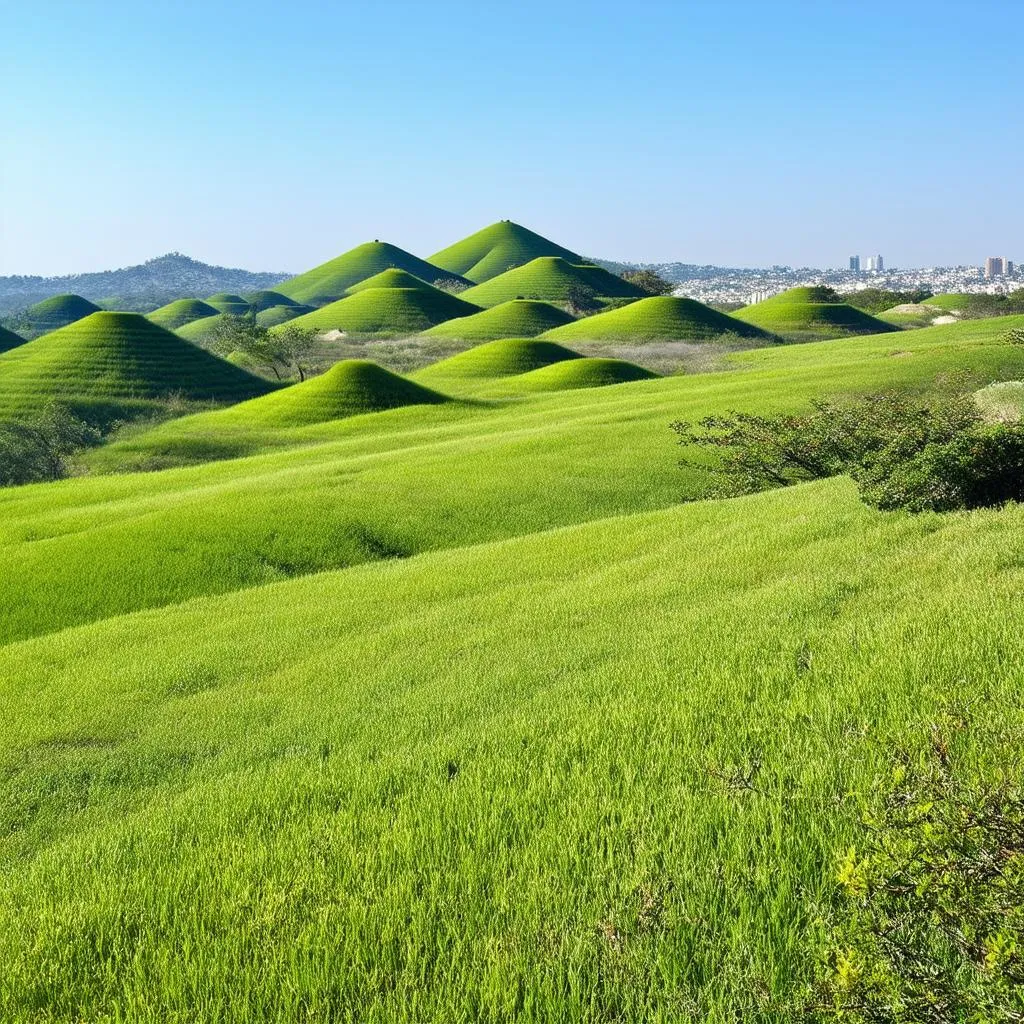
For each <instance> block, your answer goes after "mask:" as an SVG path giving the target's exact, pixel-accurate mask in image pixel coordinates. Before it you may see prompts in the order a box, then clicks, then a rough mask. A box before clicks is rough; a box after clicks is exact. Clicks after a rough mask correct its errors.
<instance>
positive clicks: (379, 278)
mask: <svg viewBox="0 0 1024 1024" xmlns="http://www.w3.org/2000/svg"><path fill="white" fill-rule="evenodd" d="M431 287H433V286H432V285H430V284H428V283H427V282H426V281H424V280H423V279H422V278H419V277H415V276H414V275H412V274H410V273H409V272H408V271H407V270H399V269H398V267H389V268H388V269H387V270H382V271H381V272H380V273H379V274H374V275H373V277H368V278H367V279H366V280H365V281H358V282H357V283H356V284H354V285H352V287H351V288H346V289H345V294H346V295H355V294H356V293H357V292H365V291H366V289H367V288H431Z"/></svg>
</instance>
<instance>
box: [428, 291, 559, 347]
mask: <svg viewBox="0 0 1024 1024" xmlns="http://www.w3.org/2000/svg"><path fill="white" fill-rule="evenodd" d="M572 322H573V318H572V317H571V316H570V315H569V314H568V313H566V312H565V310H562V309H559V308H558V307H557V306H552V305H551V304H550V303H548V302H539V301H537V300H535V299H512V300H511V301H510V302H503V303H501V304H500V305H498V306H493V307H492V308H490V309H485V310H484V311H483V312H482V313H474V314H473V315H472V316H464V317H459V318H458V319H456V320H448V321H446V322H445V323H443V324H438V325H437V326H436V327H431V328H430V330H429V331H424V332H423V334H424V336H425V337H428V338H458V339H462V340H464V341H491V340H492V339H497V338H535V337H536V336H537V335H538V334H543V333H544V332H545V331H550V330H552V329H553V328H555V327H561V326H562V324H570V323H572Z"/></svg>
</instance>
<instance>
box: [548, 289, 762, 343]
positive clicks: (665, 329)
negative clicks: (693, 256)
mask: <svg viewBox="0 0 1024 1024" xmlns="http://www.w3.org/2000/svg"><path fill="white" fill-rule="evenodd" d="M724 335H732V336H735V337H739V338H745V339H753V340H759V341H764V342H766V343H767V342H770V341H772V340H774V339H773V338H772V335H771V334H770V333H769V332H768V331H766V330H762V329H761V328H759V327H755V326H753V325H751V324H747V323H744V322H743V321H740V320H736V319H734V318H733V317H731V316H728V315H727V314H726V313H719V312H718V311H717V310H714V309H711V308H710V307H709V306H705V305H703V304H702V303H700V302H695V301H694V300H693V299H681V298H676V297H674V296H671V295H657V296H652V297H651V298H649V299H640V300H638V301H637V302H631V303H630V304H629V305H628V306H622V307H620V308H619V309H610V310H608V311H607V312H605V313H596V314H595V315H594V316H588V317H584V318H583V319H582V320H575V321H573V322H572V323H571V324H566V325H565V326H564V327H556V328H555V329H554V330H552V331H548V332H547V333H546V334H544V335H543V337H545V338H550V339H552V340H553V341H567V342H573V341H634V342H647V341H709V340H712V339H715V338H720V337H722V336H724Z"/></svg>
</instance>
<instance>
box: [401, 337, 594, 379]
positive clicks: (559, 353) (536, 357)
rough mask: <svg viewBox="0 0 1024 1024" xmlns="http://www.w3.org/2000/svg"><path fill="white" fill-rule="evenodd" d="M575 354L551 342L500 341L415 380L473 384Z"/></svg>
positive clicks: (452, 358) (437, 366) (454, 358)
mask: <svg viewBox="0 0 1024 1024" xmlns="http://www.w3.org/2000/svg"><path fill="white" fill-rule="evenodd" d="M580 358H581V356H580V354H579V353H578V352H573V351H572V349H568V348H565V347H564V346H563V345H558V344H556V343H555V342H553V341H538V340H537V339H536V338H502V339H501V340H500V341H491V342H488V343H487V344H485V345H477V346H476V347H475V348H471V349H468V350H467V351H466V352H460V353H459V354H458V355H454V356H450V357H449V358H448V359H442V360H440V361H439V362H436V363H433V364H432V365H430V366H427V367H425V368H424V369H422V370H419V371H418V372H417V373H416V375H415V376H416V379H417V380H426V381H431V380H437V381H443V380H475V379H487V378H490V377H494V378H498V377H509V376H513V375H515V374H521V373H529V372H530V371H531V370H537V369H540V368H541V367H543V366H550V365H552V364H553V363H560V362H563V361H565V360H572V359H580Z"/></svg>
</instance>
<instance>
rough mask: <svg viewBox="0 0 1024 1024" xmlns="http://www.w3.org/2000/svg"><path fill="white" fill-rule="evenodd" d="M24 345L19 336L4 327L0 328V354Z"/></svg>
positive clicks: (22, 339) (23, 340)
mask: <svg viewBox="0 0 1024 1024" xmlns="http://www.w3.org/2000/svg"><path fill="white" fill-rule="evenodd" d="M24 344H25V339H24V338H23V337H22V336H21V335H20V334H15V333H14V331H9V330H7V328H6V327H0V352H7V351H8V350H9V349H12V348H17V347H18V346H19V345H24Z"/></svg>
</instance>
